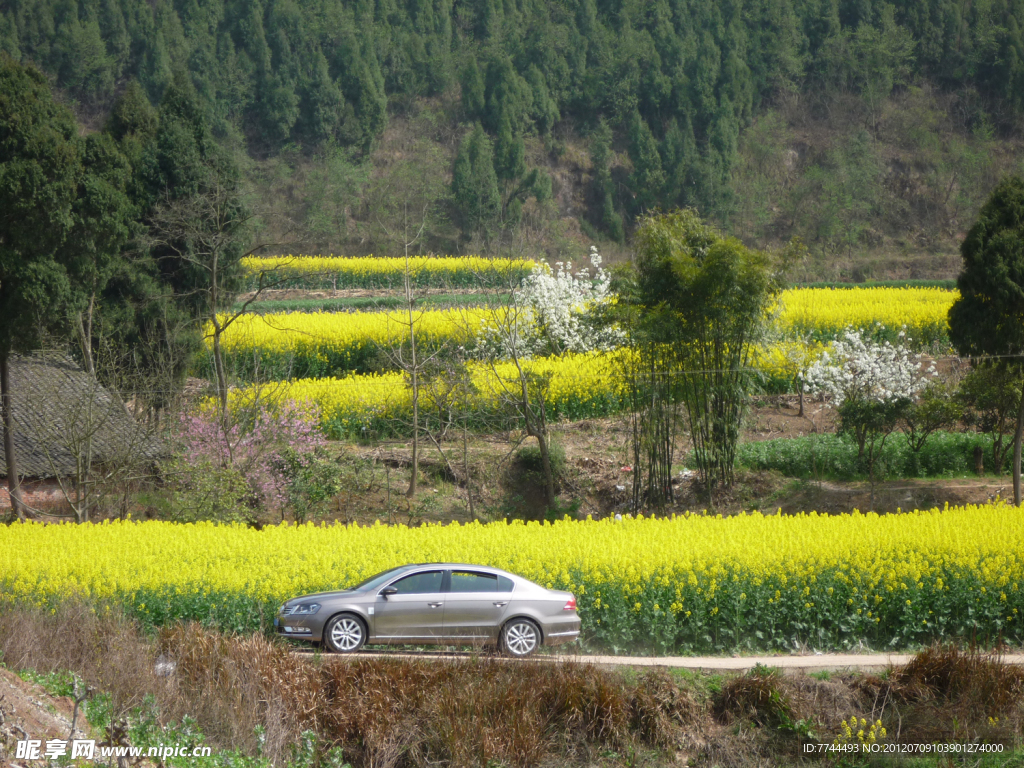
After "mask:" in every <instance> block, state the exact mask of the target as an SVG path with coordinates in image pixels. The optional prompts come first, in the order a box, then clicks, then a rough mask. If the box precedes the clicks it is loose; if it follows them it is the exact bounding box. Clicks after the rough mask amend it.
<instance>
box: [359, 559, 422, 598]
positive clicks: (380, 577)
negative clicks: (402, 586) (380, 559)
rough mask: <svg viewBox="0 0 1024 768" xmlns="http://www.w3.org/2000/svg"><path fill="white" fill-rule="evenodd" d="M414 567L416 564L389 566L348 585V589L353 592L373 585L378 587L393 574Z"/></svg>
mask: <svg viewBox="0 0 1024 768" xmlns="http://www.w3.org/2000/svg"><path fill="white" fill-rule="evenodd" d="M415 567H416V566H414V565H401V566H399V567H398V568H391V569H390V570H387V571H381V572H380V573H378V574H377V575H375V576H371V577H370V578H368V579H364V580H363V581H360V582H359V583H358V584H356V585H355V586H352V587H349V588H348V589H350V590H352V591H353V592H354V591H356V590H363V589H374V588H375V587H379V586H380V585H381V584H383V583H384V582H385V581H387V580H388V579H390V578H393V577H394V576H397V575H398V574H400V573H404V572H405V571H408V570H409V569H410V568H415Z"/></svg>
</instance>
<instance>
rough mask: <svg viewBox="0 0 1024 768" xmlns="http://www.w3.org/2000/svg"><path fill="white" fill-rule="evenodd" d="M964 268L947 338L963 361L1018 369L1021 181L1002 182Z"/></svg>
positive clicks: (969, 241) (1022, 302) (1023, 402)
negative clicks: (992, 359)
mask: <svg viewBox="0 0 1024 768" xmlns="http://www.w3.org/2000/svg"><path fill="white" fill-rule="evenodd" d="M960 254H961V256H963V260H964V265H963V268H962V269H961V271H960V275H959V277H957V281H956V284H957V288H958V289H959V291H960V298H958V299H957V300H956V301H955V302H954V303H953V306H952V307H950V310H949V338H950V341H952V342H953V346H954V347H956V349H957V351H958V352H959V353H960V354H961V355H964V356H971V357H981V358H985V357H988V356H992V357H998V358H1000V359H1001V360H1002V363H1003V365H1013V366H1015V367H1019V365H1020V361H1019V358H1021V357H1022V356H1024V180H1022V179H1021V178H1020V177H1017V176H1010V177H1007V178H1006V179H1004V180H1003V181H1002V182H1000V184H999V186H997V187H996V189H995V190H994V191H993V192H992V195H991V197H989V199H988V202H986V203H985V205H984V206H983V207H982V209H981V212H980V213H979V214H978V220H977V222H975V224H974V226H973V227H971V229H970V231H969V232H968V233H967V237H966V238H965V239H964V242H963V244H962V245H961V246H960ZM1022 441H1024V397H1021V399H1020V402H1019V403H1018V406H1017V427H1016V431H1015V432H1014V438H1013V502H1014V504H1016V505H1017V506H1020V503H1021V487H1020V472H1021V443H1022Z"/></svg>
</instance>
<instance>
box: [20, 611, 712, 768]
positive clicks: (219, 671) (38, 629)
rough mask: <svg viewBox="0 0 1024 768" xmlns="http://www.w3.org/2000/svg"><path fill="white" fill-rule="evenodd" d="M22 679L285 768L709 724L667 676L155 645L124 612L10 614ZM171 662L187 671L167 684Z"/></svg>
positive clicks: (425, 760)
mask: <svg viewBox="0 0 1024 768" xmlns="http://www.w3.org/2000/svg"><path fill="white" fill-rule="evenodd" d="M0 651H2V653H3V661H4V662H5V663H6V664H7V665H8V666H9V667H11V668H14V669H23V668H30V669H35V670H37V671H41V672H48V671H55V670H73V671H75V672H77V673H78V674H79V675H80V676H81V677H82V678H83V679H84V680H86V681H87V682H88V683H89V684H90V685H92V686H93V687H95V688H96V689H97V690H103V691H108V692H110V693H111V694H112V698H113V701H114V704H115V716H120V715H122V714H125V713H127V712H128V710H130V708H131V707H133V706H136V705H138V704H140V703H141V702H142V699H143V698H144V697H145V696H146V695H152V696H154V697H155V699H156V701H157V704H158V707H159V710H160V712H161V715H162V716H163V717H164V718H165V719H167V720H174V719H180V718H181V717H182V716H183V715H185V714H188V715H190V716H191V717H193V718H195V720H196V721H197V723H198V725H199V727H200V728H201V729H202V730H203V732H204V733H205V734H206V737H207V740H208V743H209V744H210V745H211V746H215V747H217V748H221V749H238V750H242V751H243V752H247V753H250V754H253V753H255V752H256V749H257V743H256V736H255V729H256V726H260V727H262V729H263V731H264V733H265V742H264V745H263V752H264V754H266V755H267V756H268V757H270V758H271V759H274V760H277V761H280V760H281V759H282V758H284V757H286V756H287V754H288V748H289V745H291V744H293V743H295V742H296V741H297V740H298V737H299V735H300V733H302V732H303V731H306V730H311V731H314V732H315V733H316V734H317V735H318V736H320V737H321V738H322V739H323V740H324V742H325V743H326V744H333V745H338V746H341V747H343V750H344V754H345V759H346V760H348V761H349V762H351V763H352V764H353V765H355V766H365V767H367V768H370V767H372V768H392V767H393V768H402V767H404V766H427V765H445V766H484V765H487V764H488V762H490V761H493V762H495V763H499V764H503V765H507V766H523V767H524V768H525V766H535V765H538V764H542V763H552V762H553V763H556V764H565V763H567V762H589V761H590V760H591V758H593V757H594V755H596V754H599V753H600V752H601V751H604V750H609V749H612V750H620V751H630V750H635V749H671V748H673V747H675V746H676V745H678V744H680V743H682V741H683V740H684V739H683V737H682V735H681V732H682V728H683V726H685V725H687V724H689V723H692V722H694V721H695V719H696V718H697V717H698V716H699V709H698V707H697V705H696V704H695V703H694V702H693V700H692V699H691V698H690V697H689V696H688V694H686V693H685V692H684V691H682V690H680V689H679V687H678V686H677V685H676V684H675V683H674V682H673V681H672V679H671V678H670V677H669V676H668V675H667V674H666V673H664V672H661V671H654V672H650V673H647V674H645V675H642V676H640V677H639V678H638V679H637V680H635V681H627V680H626V679H625V678H624V677H623V676H622V675H619V674H616V673H614V672H609V671H605V670H601V669H599V668H596V667H594V666H592V665H589V664H579V663H572V662H568V663H563V664H547V663H531V662H525V663H514V662H509V661H506V660H502V659H496V658H488V657H480V658H470V659H467V660H454V661H437V660H422V661H419V660H412V661H410V660H403V659H367V658H358V657H356V658H351V659H347V658H337V657H324V658H322V659H318V658H316V657H308V656H298V655H295V654H293V653H291V652H290V650H289V648H288V647H287V646H285V645H283V644H281V643H278V642H276V641H274V640H271V639H268V638H265V637H262V636H253V637H247V638H239V637H230V636H226V635H223V634H220V633H217V632H214V631H212V630H209V629H206V628H204V627H202V626H199V625H197V624H186V625H178V626H175V627H172V628H169V629H167V630H165V631H164V632H163V633H162V634H161V636H160V637H159V638H158V639H156V640H155V641H153V640H150V639H147V638H145V637H144V636H142V635H140V634H139V633H138V631H137V630H136V629H135V628H134V627H133V626H132V625H131V624H130V623H129V622H127V621H125V620H124V619H122V618H120V617H118V616H117V614H115V613H114V612H109V613H107V614H105V615H97V614H96V613H95V612H93V611H91V610H90V609H89V608H88V607H84V606H81V605H67V606H64V607H62V608H60V609H58V610H57V611H56V612H54V613H48V612H44V611H38V610H31V609H25V608H12V609H8V610H7V611H5V612H3V613H0ZM160 655H163V656H165V657H169V658H171V659H173V660H174V662H175V665H176V667H175V671H174V674H173V675H171V676H169V677H159V676H157V675H156V674H155V673H154V664H155V662H156V660H157V659H158V658H159V656H160Z"/></svg>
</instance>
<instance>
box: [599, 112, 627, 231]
mask: <svg viewBox="0 0 1024 768" xmlns="http://www.w3.org/2000/svg"><path fill="white" fill-rule="evenodd" d="M611 155H612V130H611V128H609V127H608V123H606V122H605V120H604V118H603V117H602V118H601V119H600V120H599V121H598V124H597V128H596V129H595V130H594V133H593V135H592V136H591V138H590V161H591V164H592V165H593V167H594V183H595V185H596V186H597V193H598V196H599V198H600V200H601V226H602V227H604V230H605V232H607V233H608V236H609V237H610V238H611V239H612V240H615V241H616V242H619V243H621V242H622V241H623V240H624V239H625V231H624V229H623V226H622V216H621V215H620V214H619V213H618V212H617V211H616V210H615V198H614V194H613V193H614V188H613V185H612V174H611V168H610V163H611Z"/></svg>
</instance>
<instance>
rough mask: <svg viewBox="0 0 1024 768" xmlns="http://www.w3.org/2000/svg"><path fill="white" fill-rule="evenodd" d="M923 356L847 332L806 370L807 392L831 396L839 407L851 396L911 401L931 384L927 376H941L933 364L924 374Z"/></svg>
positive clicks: (853, 332) (879, 400)
mask: <svg viewBox="0 0 1024 768" xmlns="http://www.w3.org/2000/svg"><path fill="white" fill-rule="evenodd" d="M905 336H906V332H905V331H900V334H899V337H900V338H901V339H902V338H905ZM920 358H921V356H920V355H912V354H911V353H910V351H909V350H908V349H907V348H906V347H905V346H903V345H902V344H897V345H895V346H893V345H892V344H890V343H889V342H888V341H886V342H883V343H881V344H878V343H876V342H873V341H870V340H868V339H865V338H863V337H862V336H861V332H860V331H852V330H851V331H847V332H846V333H845V334H843V337H842V338H841V339H839V340H837V341H836V342H834V343H833V344H832V347H831V348H830V349H829V350H827V351H826V352H825V353H824V354H823V355H822V356H821V357H820V358H819V359H818V360H817V362H815V363H814V364H813V365H812V366H810V368H808V369H807V370H806V371H805V372H804V391H805V392H812V393H815V394H824V395H830V396H831V397H832V398H833V401H834V404H835V405H836V406H839V405H842V403H843V401H844V400H846V399H848V398H857V399H863V400H874V401H876V402H879V403H891V402H895V401H897V400H909V399H912V398H913V397H914V396H915V395H916V394H917V393H918V392H920V391H921V390H922V389H924V388H925V387H926V386H927V385H928V378H927V377H928V375H931V376H937V375H938V373H937V372H936V370H935V364H934V363H932V364H931V366H929V368H928V369H927V370H926V371H924V373H922V371H921V367H922V363H921V360H920Z"/></svg>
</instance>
